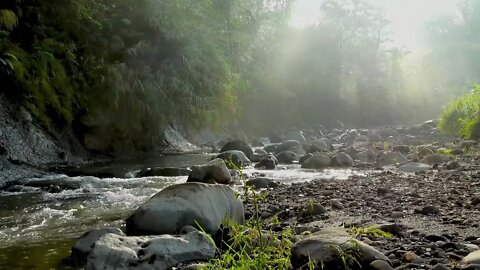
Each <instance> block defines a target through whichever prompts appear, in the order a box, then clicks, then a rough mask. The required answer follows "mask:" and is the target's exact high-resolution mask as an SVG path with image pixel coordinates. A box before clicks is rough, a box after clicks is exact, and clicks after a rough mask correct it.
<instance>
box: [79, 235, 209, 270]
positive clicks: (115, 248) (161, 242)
mask: <svg viewBox="0 0 480 270" xmlns="http://www.w3.org/2000/svg"><path fill="white" fill-rule="evenodd" d="M215 251H216V250H215V246H214V245H213V243H212V242H210V240H209V238H208V237H207V236H206V235H205V234H203V233H201V232H198V231H197V232H191V233H188V234H185V235H182V236H171V235H161V236H145V237H124V236H119V235H116V234H106V235H105V236H103V237H101V238H100V239H99V240H98V241H97V242H96V243H95V246H94V248H93V250H92V252H91V253H90V255H89V256H88V260H87V266H86V268H85V269H86V270H96V269H104V270H114V269H115V270H131V269H142V270H149V269H151V270H166V269H169V268H171V267H174V266H176V265H178V264H179V263H183V262H190V261H195V260H208V259H211V258H213V257H214V256H215Z"/></svg>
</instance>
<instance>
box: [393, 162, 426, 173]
mask: <svg viewBox="0 0 480 270" xmlns="http://www.w3.org/2000/svg"><path fill="white" fill-rule="evenodd" d="M431 168H432V166H431V165H428V164H425V163H421V162H410V163H408V164H405V165H402V166H400V167H399V168H398V170H399V171H401V172H405V173H417V172H424V171H426V170H429V169H431Z"/></svg>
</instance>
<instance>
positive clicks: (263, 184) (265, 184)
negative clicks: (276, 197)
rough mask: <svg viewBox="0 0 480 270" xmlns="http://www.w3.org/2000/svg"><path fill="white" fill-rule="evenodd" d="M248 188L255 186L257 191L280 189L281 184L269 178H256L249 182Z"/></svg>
mask: <svg viewBox="0 0 480 270" xmlns="http://www.w3.org/2000/svg"><path fill="white" fill-rule="evenodd" d="M246 184H247V186H253V187H254V188H255V189H261V188H269V187H273V188H274V187H278V186H279V184H278V183H276V182H274V181H273V180H271V179H268V178H255V179H250V180H247V182H246Z"/></svg>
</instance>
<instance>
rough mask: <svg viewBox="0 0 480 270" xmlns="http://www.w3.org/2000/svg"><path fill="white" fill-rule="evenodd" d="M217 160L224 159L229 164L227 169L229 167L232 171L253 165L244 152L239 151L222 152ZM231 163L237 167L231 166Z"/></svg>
mask: <svg viewBox="0 0 480 270" xmlns="http://www.w3.org/2000/svg"><path fill="white" fill-rule="evenodd" d="M252 155H253V154H252ZM215 158H217V159H218V158H220V159H223V160H224V161H225V163H226V164H227V167H229V168H230V169H236V168H242V167H245V166H248V165H250V164H251V163H252V162H251V161H250V159H248V157H247V156H246V155H245V154H244V153H243V152H242V151H238V150H229V151H225V152H221V153H220V154H218V155H217V156H216V157H215ZM229 162H233V164H234V165H235V166H233V165H231V164H230V163H229ZM235 167H236V168H235Z"/></svg>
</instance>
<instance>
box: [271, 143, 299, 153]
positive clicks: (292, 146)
mask: <svg viewBox="0 0 480 270" xmlns="http://www.w3.org/2000/svg"><path fill="white" fill-rule="evenodd" d="M298 149H302V151H304V150H303V148H302V145H301V144H300V142H299V141H296V140H289V141H284V142H282V143H281V144H279V145H277V147H276V149H275V153H276V154H278V153H281V152H284V151H292V152H293V151H294V150H298ZM265 151H267V152H270V151H268V150H267V148H265Z"/></svg>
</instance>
